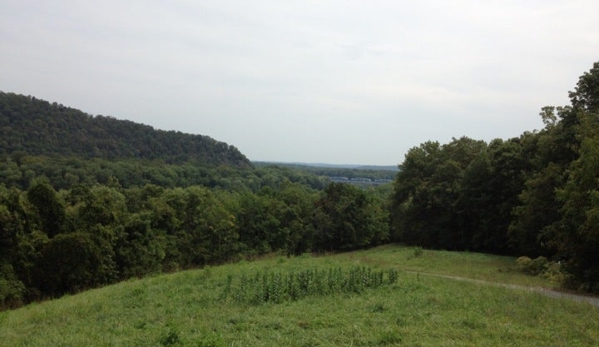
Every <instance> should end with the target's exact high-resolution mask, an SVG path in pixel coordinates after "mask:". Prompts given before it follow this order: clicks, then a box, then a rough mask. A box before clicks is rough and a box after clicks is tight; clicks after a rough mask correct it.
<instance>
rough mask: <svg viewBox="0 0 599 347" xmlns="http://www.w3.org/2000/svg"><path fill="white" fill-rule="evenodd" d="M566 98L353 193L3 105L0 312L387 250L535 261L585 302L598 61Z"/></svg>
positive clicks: (123, 131) (161, 136)
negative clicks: (168, 280)
mask: <svg viewBox="0 0 599 347" xmlns="http://www.w3.org/2000/svg"><path fill="white" fill-rule="evenodd" d="M569 95H570V99H571V105H568V106H561V107H544V108H543V109H542V112H541V117H542V119H543V122H544V124H545V127H544V128H543V129H541V130H539V131H533V132H526V133H524V134H522V135H521V136H519V137H517V138H512V139H506V140H503V139H496V140H493V141H491V142H489V143H487V142H485V141H480V140H474V139H470V138H467V137H462V138H458V139H453V140H452V141H451V142H450V143H447V144H440V143H438V142H433V141H429V142H426V143H423V144H420V145H419V146H416V147H414V148H412V149H410V150H409V151H408V153H407V154H406V155H405V159H404V161H403V162H402V163H401V164H400V167H401V171H399V172H397V173H394V174H393V175H395V177H394V181H393V183H392V184H386V185H380V186H376V187H374V186H372V187H358V186H353V185H350V184H342V183H330V182H328V180H327V178H326V177H324V176H327V175H339V174H343V175H345V176H352V177H363V176H364V175H365V173H364V172H356V173H355V172H347V171H338V170H339V169H338V168H330V169H318V170H319V171H318V172H314V171H310V170H305V169H302V168H294V167H282V166H273V165H263V164H261V165H257V166H253V165H251V164H250V163H249V162H248V161H247V159H245V157H244V156H243V155H242V154H240V153H239V152H238V151H237V150H236V149H234V148H233V147H231V146H229V145H226V144H222V143H220V142H217V141H215V140H212V139H209V138H207V137H202V136H193V135H185V134H180V133H173V132H162V131H159V130H153V129H152V128H150V127H147V126H143V125H137V124H135V123H132V122H124V121H117V120H115V119H112V118H108V117H99V116H96V117H92V116H89V115H85V114H83V113H82V112H80V111H77V110H72V109H69V108H66V107H63V106H61V105H56V104H50V103H48V102H45V101H41V100H37V99H35V98H33V97H25V96H18V95H14V94H4V93H3V94H1V95H0V96H1V97H0V100H1V101H2V106H1V108H0V122H1V126H2V136H3V137H2V143H0V180H1V181H0V308H10V307H17V306H20V305H22V304H25V303H28V302H31V301H34V300H39V299H44V298H51V297H56V296H60V295H62V294H65V293H73V292H77V291H81V290H85V289H88V288H93V287H97V286H101V285H105V284H109V283H114V282H116V281H120V280H124V279H127V278H131V277H138V276H144V275H147V274H151V273H156V272H163V271H176V270H178V269H186V268H193V267H198V266H204V265H207V264H219V263H223V262H228V261H235V260H237V259H244V258H252V257H255V256H260V255H262V254H267V253H272V252H276V253H282V254H286V255H289V256H292V255H298V254H302V253H305V252H330V251H347V250H353V249H360V248H366V247H371V246H374V245H379V244H383V243H388V242H401V243H405V244H409V245H417V246H421V247H427V248H437V249H448V250H471V251H478V252H490V253H496V254H508V255H516V256H520V255H526V256H529V257H538V256H544V257H547V258H549V259H552V260H554V261H559V262H560V263H561V264H562V268H563V270H564V271H565V274H566V276H565V281H564V285H565V286H567V287H569V288H575V289H579V290H586V291H593V292H599V252H598V250H599V223H598V221H599V193H598V192H599V180H598V173H599V63H595V64H594V65H593V68H592V69H591V70H590V71H589V72H586V73H584V74H583V75H582V76H581V77H580V79H579V81H578V84H577V85H576V88H575V90H574V91H573V92H570V94H569ZM65 138H68V139H69V141H74V142H72V143H69V142H67V141H66V140H64V139H65ZM13 141H16V143H13ZM63 141H64V142H63ZM171 142H174V143H177V144H178V145H177V146H174V147H175V148H176V149H177V151H171V149H172V148H169V147H170V144H171ZM80 146H82V148H79V147H80ZM335 170H337V171H335ZM366 174H372V175H386V174H388V173H380V172H379V173H375V172H374V171H373V172H367V173H366ZM323 175H324V176H323ZM377 177H383V176H377Z"/></svg>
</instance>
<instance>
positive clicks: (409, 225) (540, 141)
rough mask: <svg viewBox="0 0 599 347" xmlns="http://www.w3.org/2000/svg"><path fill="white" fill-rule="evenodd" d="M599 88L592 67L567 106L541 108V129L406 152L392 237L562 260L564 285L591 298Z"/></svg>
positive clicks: (597, 269)
mask: <svg viewBox="0 0 599 347" xmlns="http://www.w3.org/2000/svg"><path fill="white" fill-rule="evenodd" d="M598 86H599V62H597V63H594V64H593V68H592V69H591V70H590V71H589V72H585V73H584V75H582V76H581V77H580V79H579V81H578V84H577V85H576V89H575V90H574V91H572V92H570V93H569V95H570V101H571V105H569V106H563V107H552V106H547V107H544V108H543V109H542V111H541V118H542V120H543V123H544V124H545V128H544V129H542V130H541V131H538V132H532V133H524V134H522V136H520V137H519V138H512V139H509V140H506V141H504V140H500V139H496V140H493V141H491V142H490V143H488V144H487V143H484V142H482V141H475V140H472V139H468V138H460V139H453V140H452V141H451V142H450V143H448V144H444V145H441V144H439V143H438V142H430V141H429V142H425V143H423V144H421V145H420V146H418V147H414V148H412V149H410V150H409V151H408V153H407V154H406V157H405V160H404V162H403V163H402V164H401V165H400V166H401V168H402V170H401V171H400V172H399V173H398V174H397V178H396V180H395V182H394V190H393V195H392V198H391V211H390V215H391V218H392V235H393V239H394V240H395V241H400V242H405V243H407V244H409V245H416V246H423V247H429V248H439V249H449V250H476V251H481V252H491V253H497V254H514V255H526V256H529V257H539V256H544V257H548V258H550V259H552V260H555V261H562V262H563V268H564V270H566V271H567V273H568V280H567V283H565V285H567V286H568V287H571V288H575V289H582V290H587V291H592V292H599V265H598V264H599V252H598V250H599V236H598V235H599V232H598V230H599V223H598V222H597V221H599V217H598V216H599V212H597V211H599V207H598V206H599V205H598V204H599V193H597V192H598V191H599V183H598V182H599V181H598V180H597V172H599V101H598V100H599V88H598ZM523 259H525V258H523ZM537 259H541V258H537ZM529 270H530V269H529ZM529 270H527V271H529Z"/></svg>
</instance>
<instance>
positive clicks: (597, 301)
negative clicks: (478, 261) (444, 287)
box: [406, 271, 599, 307]
mask: <svg viewBox="0 0 599 347" xmlns="http://www.w3.org/2000/svg"><path fill="white" fill-rule="evenodd" d="M406 272H408V273H414V274H418V275H423V276H432V277H441V278H447V279H452V280H456V281H465V282H472V283H479V284H484V285H490V286H495V287H503V288H511V289H518V290H526V291H529V292H534V293H539V294H543V295H546V296H549V297H552V298H558V299H569V300H574V301H579V302H586V303H588V304H590V305H593V306H595V307H599V297H596V296H588V295H582V294H573V293H566V292H561V291H558V290H555V289H550V288H543V287H529V286H521V285H518V284H507V283H496V282H490V281H484V280H477V279H473V278H467V277H459V276H449V275H441V274H434V273H427V272H418V271H406Z"/></svg>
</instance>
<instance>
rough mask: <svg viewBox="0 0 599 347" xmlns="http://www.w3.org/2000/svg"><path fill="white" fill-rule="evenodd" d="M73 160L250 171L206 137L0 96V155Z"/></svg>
mask: <svg viewBox="0 0 599 347" xmlns="http://www.w3.org/2000/svg"><path fill="white" fill-rule="evenodd" d="M15 151H23V152H25V153H27V154H30V155H51V156H75V157H80V158H84V159H91V158H102V159H129V158H136V159H148V160H156V159H159V160H164V161H165V162H168V163H183V162H186V161H190V160H193V161H196V162H198V163H199V164H202V165H219V164H227V165H233V166H250V165H251V164H250V162H249V160H248V159H247V158H246V157H245V156H244V155H243V154H242V153H241V152H239V150H237V148H235V147H233V146H230V145H228V144H226V143H224V142H219V141H216V140H214V139H212V138H210V137H208V136H203V135H190V134H184V133H181V132H175V131H163V130H156V129H154V128H153V127H151V126H148V125H143V124H138V123H134V122H131V121H127V120H118V119H115V118H112V117H108V116H101V115H98V116H91V115H89V114H86V113H84V112H82V111H79V110H76V109H73V108H70V107H66V106H63V105H62V104H57V103H56V102H54V103H49V102H47V101H44V100H40V99H36V98H35V97H32V96H24V95H17V94H13V93H4V92H0V155H2V154H10V153H13V152H15Z"/></svg>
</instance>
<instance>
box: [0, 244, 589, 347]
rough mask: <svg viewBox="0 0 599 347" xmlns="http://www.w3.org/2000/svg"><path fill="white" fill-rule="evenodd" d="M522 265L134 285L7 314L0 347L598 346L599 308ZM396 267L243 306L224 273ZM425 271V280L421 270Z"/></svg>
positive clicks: (377, 261)
mask: <svg viewBox="0 0 599 347" xmlns="http://www.w3.org/2000/svg"><path fill="white" fill-rule="evenodd" d="M513 261H514V259H513V258H509V257H496V256H489V255H482V254H469V253H452V252H436V251H428V250H424V251H420V250H418V249H413V248H406V247H401V246H385V247H381V248H377V249H372V250H368V251H360V252H352V253H345V254H338V255H331V256H319V257H312V256H302V257H297V258H285V257H277V256H273V257H270V258H267V259H262V260H258V261H254V262H241V263H236V264H230V265H224V266H218V267H208V268H205V269H201V270H193V271H185V272H180V273H176V274H170V275H159V276H155V277H151V278H146V279H142V280H132V281H128V282H124V283H120V284H117V285H113V286H109V287H105V288H100V289H96V290H91V291H87V292H84V293H81V294H78V295H73V296H68V297H64V298H61V299H58V300H53V301H48V302H43V303H38V304H32V305H29V306H27V307H24V308H21V309H19V310H14V311H8V312H2V313H0V346H53V347H54V346H597V343H598V341H599V308H597V307H594V306H591V305H590V304H588V303H580V302H576V301H572V300H568V299H558V298H551V297H547V296H544V295H542V294H539V293H534V292H529V291H526V290H520V289H510V288H504V287H498V286H493V285H488V284H485V283H480V282H467V281H457V280H452V279H448V278H442V277H434V276H427V275H423V274H424V273H435V274H442V275H449V276H458V277H468V278H473V279H479V280H485V281H492V282H498V283H509V284H518V285H534V286H546V287H551V286H552V285H553V284H551V283H549V282H546V281H544V280H542V279H538V278H532V277H528V276H525V275H522V274H519V273H517V272H514V271H510V267H511V265H512V263H513ZM356 266H362V267H369V268H372V269H373V270H386V269H391V268H396V269H398V270H399V277H398V280H397V282H396V283H394V284H390V285H383V286H380V287H377V288H374V289H365V290H364V291H363V292H362V293H359V294H358V293H340V294H335V295H325V296H319V295H313V296H308V297H305V298H303V299H300V300H297V301H283V302H282V303H277V304H274V303H270V302H266V303H262V304H259V305H240V304H236V303H235V302H233V301H231V300H227V299H223V291H224V290H225V288H226V283H227V278H233V279H235V280H237V279H239V278H240V277H241V276H243V275H246V276H251V275H253V274H256V273H265V272H273V271H276V272H280V273H289V272H298V271H302V270H304V269H321V270H323V269H338V268H341V269H351V268H352V267H356ZM419 273H420V274H419Z"/></svg>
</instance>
